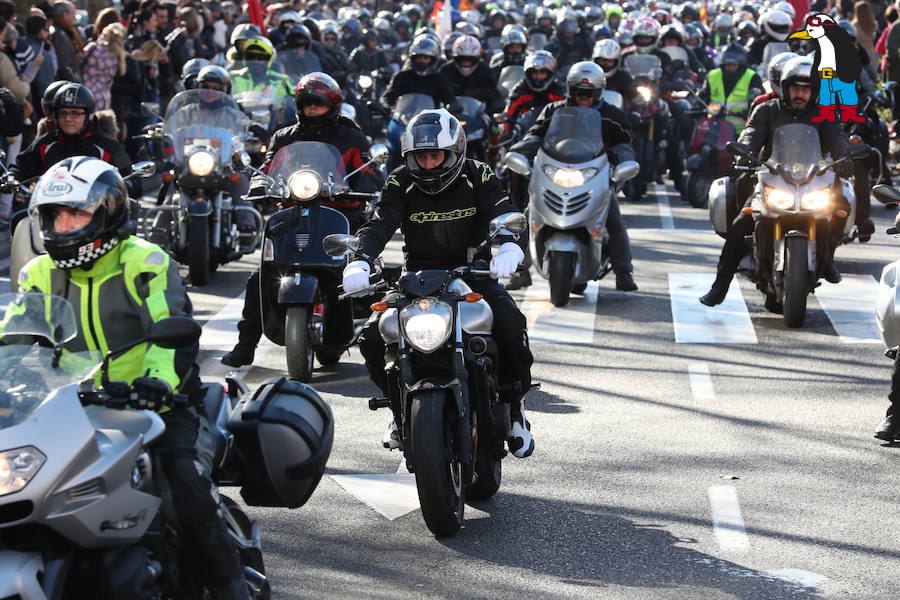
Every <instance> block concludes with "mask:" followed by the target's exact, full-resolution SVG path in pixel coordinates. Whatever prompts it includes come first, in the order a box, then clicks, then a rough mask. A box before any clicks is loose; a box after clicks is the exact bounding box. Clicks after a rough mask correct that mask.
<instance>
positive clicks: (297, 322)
mask: <svg viewBox="0 0 900 600" xmlns="http://www.w3.org/2000/svg"><path fill="white" fill-rule="evenodd" d="M284 347H285V356H286V357H287V368H288V375H290V376H291V377H292V378H294V379H296V380H298V381H302V382H304V383H305V382H308V381H309V380H310V379H311V378H312V372H313V367H314V362H315V358H316V355H315V352H313V347H312V309H311V308H310V307H309V306H290V307H288V309H287V311H286V313H285V317H284Z"/></svg>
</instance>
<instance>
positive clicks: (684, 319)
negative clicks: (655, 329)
mask: <svg viewBox="0 0 900 600" xmlns="http://www.w3.org/2000/svg"><path fill="white" fill-rule="evenodd" d="M714 279H715V275H714V274H713V273H669V298H670V300H671V302H672V324H673V325H674V327H675V342H677V343H679V344H756V343H757V339H756V331H754V329H753V323H752V322H751V321H750V313H749V312H748V311H747V305H746V304H745V303H744V297H743V295H742V294H741V288H740V286H739V285H738V282H737V278H735V279H733V280H732V281H731V287H729V288H728V296H727V297H726V298H725V301H724V302H723V303H722V304H720V305H718V306H713V307H709V306H704V305H703V304H700V300H699V298H700V296H702V295H703V294H705V293H706V292H707V291H708V290H709V288H710V286H711V285H712V282H713V280H714Z"/></svg>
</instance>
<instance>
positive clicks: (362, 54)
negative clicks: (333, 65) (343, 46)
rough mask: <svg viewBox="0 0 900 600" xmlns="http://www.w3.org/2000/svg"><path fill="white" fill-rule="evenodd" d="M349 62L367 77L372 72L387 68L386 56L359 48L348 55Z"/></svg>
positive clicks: (379, 52)
mask: <svg viewBox="0 0 900 600" xmlns="http://www.w3.org/2000/svg"><path fill="white" fill-rule="evenodd" d="M350 62H351V63H353V65H354V66H355V67H356V69H357V71H359V72H360V73H362V74H366V75H368V74H369V73H371V72H372V71H375V70H379V69H386V68H388V61H387V56H385V54H384V52H382V51H381V50H375V52H369V51H367V50H365V49H363V48H362V47H361V46H360V47H359V48H357V49H356V50H354V51H353V52H352V53H351V54H350Z"/></svg>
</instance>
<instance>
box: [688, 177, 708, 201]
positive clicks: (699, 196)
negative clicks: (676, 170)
mask: <svg viewBox="0 0 900 600" xmlns="http://www.w3.org/2000/svg"><path fill="white" fill-rule="evenodd" d="M711 185H712V182H711V181H710V179H709V177H708V176H707V175H706V174H705V173H701V172H699V171H691V172H690V174H689V175H688V180H687V199H688V202H689V203H690V205H691V206H693V207H694V208H704V207H705V206H707V205H708V204H709V188H710V186H711Z"/></svg>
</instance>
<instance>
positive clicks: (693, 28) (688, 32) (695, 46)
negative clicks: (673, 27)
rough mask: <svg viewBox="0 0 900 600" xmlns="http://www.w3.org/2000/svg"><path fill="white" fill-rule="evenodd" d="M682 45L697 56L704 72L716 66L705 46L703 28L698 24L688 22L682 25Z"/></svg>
mask: <svg viewBox="0 0 900 600" xmlns="http://www.w3.org/2000/svg"><path fill="white" fill-rule="evenodd" d="M684 45H685V47H686V48H687V49H688V50H689V51H691V52H693V53H694V56H696V57H697V62H698V63H700V66H701V67H702V68H703V71H704V72H706V73H709V72H710V71H712V70H713V69H715V68H716V64H715V62H713V58H712V56H711V55H710V53H709V50H708V48H707V45H706V39H705V37H704V35H703V29H702V28H701V27H700V25H699V24H697V23H689V24H687V25H685V26H684Z"/></svg>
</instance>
